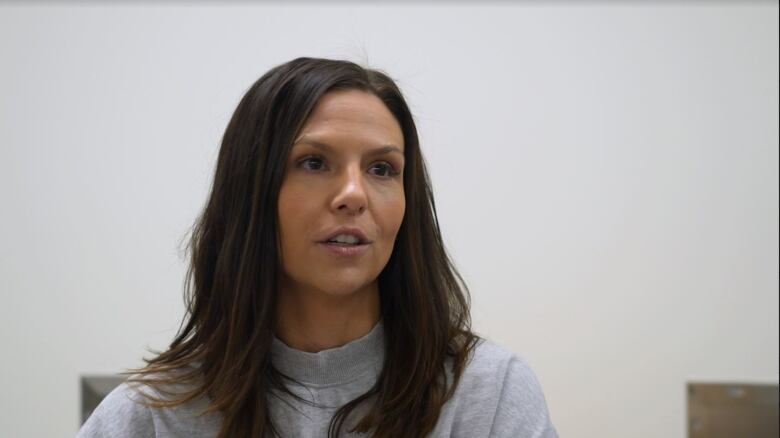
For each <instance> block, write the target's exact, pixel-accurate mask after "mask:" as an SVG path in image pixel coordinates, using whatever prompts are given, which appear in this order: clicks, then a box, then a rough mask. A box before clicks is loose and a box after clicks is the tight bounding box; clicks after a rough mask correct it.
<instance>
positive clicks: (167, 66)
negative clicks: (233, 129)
mask: <svg viewBox="0 0 780 438" xmlns="http://www.w3.org/2000/svg"><path fill="white" fill-rule="evenodd" d="M96 3H97V2H96ZM96 3H95V4H90V3H87V4H86V5H84V4H82V5H80V6H75V7H74V6H70V7H68V6H58V5H56V4H54V5H52V4H45V3H44V4H39V5H38V6H21V5H18V4H5V5H3V6H0V67H1V68H0V199H2V214H1V215H0V242H2V244H0V293H2V297H1V298H2V304H1V305H0V340H1V341H2V350H1V351H2V361H0V376H2V392H0V430H2V434H3V435H4V436H14V437H44V436H68V435H71V434H73V433H75V432H76V430H77V427H78V422H79V393H78V390H79V388H78V382H79V376H80V375H82V374H86V373H114V372H117V371H120V370H122V369H124V368H127V367H132V366H138V365H141V364H142V362H141V357H142V356H144V355H148V354H146V353H145V351H144V349H145V347H152V348H156V349H162V348H165V346H166V345H167V343H168V342H169V341H170V340H171V338H172V336H173V335H174V333H175V331H176V329H177V328H178V323H179V321H180V318H181V316H182V312H183V304H182V296H181V289H182V281H183V275H184V270H185V264H184V260H182V259H181V258H180V257H179V250H178V247H177V245H178V243H179V239H180V238H181V237H183V236H184V234H185V233H186V231H187V227H188V226H189V225H190V224H191V222H192V220H193V219H194V218H195V215H196V214H197V212H198V211H199V209H200V207H201V205H202V203H203V202H204V201H205V199H206V195H207V190H208V186H209V184H210V178H211V177H212V172H213V166H214V163H215V158H216V154H217V150H218V144H219V140H220V137H221V134H222V132H223V130H224V128H225V125H226V123H227V120H228V118H229V117H230V115H231V113H232V111H233V109H234V108H235V105H236V104H237V103H238V100H239V98H240V97H241V95H242V94H243V92H244V91H245V90H246V89H247V88H248V87H249V86H250V85H251V83H252V82H253V81H254V80H255V79H257V78H258V77H259V76H260V75H261V74H262V73H264V72H265V71H267V70H268V69H269V68H271V67H273V66H275V65H277V64H280V63H282V62H285V61H288V60H290V59H293V58H295V57H298V56H322V57H340V58H348V59H351V60H354V61H358V62H361V63H364V64H366V63H368V64H369V65H370V66H373V67H379V68H382V69H385V70H387V71H388V72H390V73H391V75H393V76H394V77H395V78H397V80H398V82H399V84H400V86H401V87H402V89H403V90H404V91H405V93H406V94H407V96H408V99H409V101H410V104H411V106H412V108H413V111H414V112H415V114H416V117H417V120H418V123H419V130H420V133H421V140H422V145H423V148H424V152H425V153H426V155H427V158H428V160H429V164H430V168H431V172H432V177H433V182H434V188H435V192H436V195H437V203H438V207H439V213H440V220H441V224H442V227H443V231H444V233H445V237H446V241H447V244H448V246H449V248H450V250H451V252H452V254H453V256H454V258H455V260H456V262H457V264H458V265H459V267H460V268H461V270H462V272H463V274H464V275H465V277H466V279H467V281H468V282H469V284H470V286H471V289H472V294H473V302H474V309H473V314H474V320H475V328H476V329H477V331H478V332H480V333H482V334H484V335H487V336H488V337H491V338H492V339H494V340H495V341H496V342H499V343H501V344H503V345H505V346H507V347H509V348H511V349H513V350H514V351H516V352H517V353H519V354H520V355H522V356H523V357H525V358H526V359H527V360H528V361H529V362H530V364H531V365H532V367H533V368H534V369H535V371H536V372H537V374H538V376H539V378H540V380H541V382H542V385H543V388H544V390H545V393H546V395H547V400H548V404H549V407H550V411H551V413H552V416H553V420H554V423H555V424H556V426H557V428H558V430H559V432H560V434H561V436H562V437H563V436H568V437H583V438H597V437H599V438H600V437H625V436H631V437H638V438H651V437H654V438H667V437H672V438H683V437H684V436H685V431H686V425H685V418H686V408H685V392H684V389H685V384H686V382H687V381H689V380H717V381H721V380H722V381H740V382H775V383H776V382H777V381H778V122H777V120H778V7H777V3H776V2H775V3H771V2H767V3H758V2H753V3H747V4H744V3H743V4H742V6H735V5H733V4H728V3H725V2H713V3H707V4H705V3H704V2H700V3H699V2H697V3H694V2H691V3H688V4H685V5H681V6H679V5H678V6H675V5H669V4H668V3H666V2H648V3H640V2H630V3H629V4H628V5H623V6H620V5H617V4H615V3H612V2H604V3H586V4H579V3H577V4H575V3H573V2H572V3H568V2H553V3H551V4H548V5H546V6H545V5H543V4H542V3H541V2H529V3H526V4H521V5H515V6H511V5H501V4H494V5H490V6H481V7H477V6H467V5H465V4H464V3H456V4H454V5H445V4H438V5H437V4H429V5H427V6H413V5H409V4H403V5H402V6H390V5H374V6H358V5H357V4H355V3H344V4H341V5H331V6H313V5H311V4H297V5H295V6H282V5H280V4H274V5H265V6H258V7H250V6H248V5H246V4H245V3H234V4H231V5H229V6H223V7H217V6H213V5H211V4H209V3H200V2H196V3H193V4H188V5H177V4H176V3H167V5H165V6H158V7H155V6H152V5H150V4H145V5H141V6H136V7H133V6H129V5H127V4H124V5H121V4H120V5H116V6H108V7H101V6H98V5H97V4H96ZM31 413H35V414H34V415H33V414H31ZM41 414H43V415H41Z"/></svg>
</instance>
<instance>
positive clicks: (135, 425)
mask: <svg viewBox="0 0 780 438" xmlns="http://www.w3.org/2000/svg"><path fill="white" fill-rule="evenodd" d="M142 402H143V395H142V394H141V393H140V392H139V391H138V390H137V389H134V388H133V387H131V386H130V385H128V384H127V383H122V384H121V385H119V386H117V387H116V388H114V390H113V391H111V392H110V393H109V394H108V395H107V396H106V397H105V398H104V399H103V400H102V401H101V402H100V404H99V405H98V407H97V408H95V410H94V411H93V412H92V415H90V416H89V418H88V419H87V421H86V422H85V423H84V425H83V426H82V427H81V429H80V430H79V432H78V435H76V437H77V438H92V437H154V436H155V431H154V421H153V419H152V414H151V411H150V408H149V407H147V406H145V405H144V404H143V403H142Z"/></svg>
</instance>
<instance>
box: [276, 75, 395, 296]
mask: <svg viewBox="0 0 780 438" xmlns="http://www.w3.org/2000/svg"><path fill="white" fill-rule="evenodd" d="M403 149H404V139H403V132H402V130H401V126H400V125H399V124H398V122H397V121H396V119H395V117H394V116H393V115H392V113H391V112H390V110H388V109H387V107H386V106H385V105H384V104H383V103H382V101H381V100H380V99H379V98H378V97H376V96H374V95H373V94H370V93H367V92H364V91H360V90H338V91H332V92H328V93H326V94H325V95H324V96H323V97H322V98H320V100H319V102H318V103H317V105H316V106H315V107H314V110H313V112H312V114H311V115H310V117H309V119H308V120H307V121H306V123H305V125H304V126H303V128H302V130H301V133H300V134H299V136H298V137H297V138H296V139H295V140H294V143H293V147H292V150H291V151H290V156H289V158H288V161H287V166H286V169H285V176H284V179H283V181H282V187H281V190H280V193H279V234H280V244H281V266H282V285H283V287H284V288H285V289H290V288H293V289H295V290H299V291H315V292H321V293H326V294H329V295H332V296H345V295H348V294H351V293H354V292H357V291H360V290H361V289H364V288H366V287H369V286H373V285H374V282H375V281H376V279H377V277H378V276H379V273H380V272H381V271H382V269H383V268H384V267H385V265H386V264H387V261H388V260H389V258H390V254H391V253H392V252H393V244H394V242H395V237H396V234H397V233H398V229H399V228H400V226H401V221H402V220H403V216H404V209H405V208H406V199H405V197H404V186H403V168H404V155H403ZM340 229H341V231H339V230H340ZM337 234H342V238H340V239H339V240H347V241H348V243H336V242H329V240H331V239H332V238H334V237H336V235H337ZM343 235H358V236H359V239H360V241H359V242H358V244H354V239H353V238H352V237H349V238H347V239H345V238H344V237H345V236H343Z"/></svg>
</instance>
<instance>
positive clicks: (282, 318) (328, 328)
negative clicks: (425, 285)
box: [276, 282, 381, 353]
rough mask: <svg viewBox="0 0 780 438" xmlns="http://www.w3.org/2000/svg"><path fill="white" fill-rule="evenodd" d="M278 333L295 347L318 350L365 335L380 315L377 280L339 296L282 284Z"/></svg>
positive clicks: (314, 351) (279, 336)
mask: <svg viewBox="0 0 780 438" xmlns="http://www.w3.org/2000/svg"><path fill="white" fill-rule="evenodd" d="M276 311H277V313H276V314H277V323H276V336H277V337H278V338H279V339H280V340H281V341H282V342H284V343H285V344H287V345H288V346H289V347H291V348H294V349H296V350H301V351H306V352H311V353H316V352H318V351H322V350H327V349H330V348H336V347H340V346H342V345H344V344H346V343H348V342H350V341H353V340H355V339H358V338H361V337H363V336H365V335H366V334H367V333H368V332H370V331H371V329H372V328H374V326H375V325H376V323H377V322H379V319H380V317H381V311H380V301H379V287H378V285H377V283H376V282H374V283H372V284H370V285H368V286H366V287H364V288H362V289H360V290H358V291H355V292H353V293H350V294H346V295H343V296H336V295H333V294H328V293H325V292H322V291H318V290H312V289H307V288H301V287H291V286H283V287H281V289H280V293H279V298H278V304H277V309H276Z"/></svg>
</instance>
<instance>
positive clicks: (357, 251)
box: [319, 242, 369, 257]
mask: <svg viewBox="0 0 780 438" xmlns="http://www.w3.org/2000/svg"><path fill="white" fill-rule="evenodd" d="M319 245H322V246H324V247H325V248H326V249H327V250H328V251H329V252H330V253H331V254H333V255H337V256H341V257H355V256H359V255H361V254H363V253H364V252H366V250H367V249H368V245H369V244H368V243H362V244H360V245H340V244H338V243H325V242H320V243H319Z"/></svg>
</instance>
